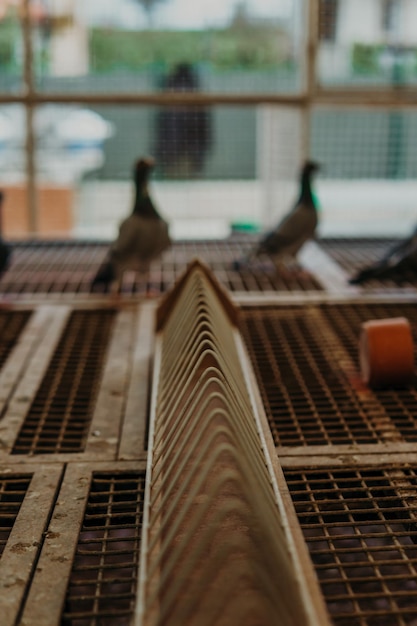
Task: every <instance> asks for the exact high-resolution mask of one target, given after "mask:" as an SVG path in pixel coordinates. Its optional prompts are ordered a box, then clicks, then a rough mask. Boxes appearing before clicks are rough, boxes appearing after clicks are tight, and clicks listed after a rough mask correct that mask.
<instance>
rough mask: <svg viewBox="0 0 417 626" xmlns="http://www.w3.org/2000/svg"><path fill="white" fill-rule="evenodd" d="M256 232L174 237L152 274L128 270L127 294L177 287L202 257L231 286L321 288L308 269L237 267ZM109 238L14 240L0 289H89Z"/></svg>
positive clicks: (29, 291) (38, 291)
mask: <svg viewBox="0 0 417 626" xmlns="http://www.w3.org/2000/svg"><path fill="white" fill-rule="evenodd" d="M255 240H256V236H246V237H245V236H244V235H242V236H232V237H231V238H230V239H228V240H209V241H183V242H176V243H175V244H174V245H173V246H172V248H171V249H170V250H169V251H168V252H167V253H166V254H165V255H164V257H163V258H162V259H161V260H157V261H154V262H153V263H152V265H151V268H150V272H149V275H148V276H147V277H145V278H144V277H141V276H140V275H138V274H136V273H135V272H125V274H124V277H123V283H122V292H123V294H125V295H128V294H137V295H144V294H150V295H159V294H161V293H165V292H166V291H168V290H169V289H171V288H172V287H173V285H174V284H175V282H176V281H177V279H178V278H179V276H180V275H181V274H182V272H183V271H184V269H185V268H186V266H187V265H188V264H189V263H190V261H192V260H193V259H194V258H196V257H198V258H200V259H202V260H203V261H204V262H205V263H207V264H208V265H209V266H210V268H211V269H212V271H213V272H214V274H215V276H216V278H217V279H218V280H219V281H220V282H221V283H222V284H223V285H225V286H226V287H227V288H228V289H229V290H230V291H244V292H247V291H256V292H263V291H294V290H297V291H300V290H301V291H317V290H322V286H321V284H320V283H319V282H318V281H317V280H316V279H315V278H314V276H311V275H310V274H308V273H307V272H304V273H299V274H298V275H292V276H291V275H280V274H277V273H276V272H275V271H274V268H273V267H272V264H266V265H265V264H263V265H261V264H258V265H253V266H252V267H251V268H247V269H242V270H239V271H236V270H235V269H233V261H234V260H236V259H239V258H241V257H242V256H244V254H245V252H246V251H247V250H248V249H249V247H250V246H251V245H253V243H254V241H255ZM108 247H109V244H104V243H96V242H91V243H77V242H72V243H70V242H63V243H61V242H59V243H49V244H48V243H29V244H23V243H20V244H15V249H14V252H13V262H12V265H11V267H10V269H9V270H8V271H7V272H6V273H5V274H4V276H3V277H2V279H1V280H0V293H3V294H13V295H21V296H23V295H25V294H26V295H27V294H42V295H47V294H48V295H51V296H57V295H58V294H72V293H74V294H86V293H90V284H91V280H92V278H93V276H94V275H95V272H96V271H97V269H98V267H99V265H100V263H101V261H102V260H103V259H104V257H105V255H106V252H107V249H108Z"/></svg>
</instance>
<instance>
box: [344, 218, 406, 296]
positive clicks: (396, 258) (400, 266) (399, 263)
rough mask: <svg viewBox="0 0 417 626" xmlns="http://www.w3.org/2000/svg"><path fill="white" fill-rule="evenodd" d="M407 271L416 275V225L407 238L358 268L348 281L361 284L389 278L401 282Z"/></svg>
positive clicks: (352, 283)
mask: <svg viewBox="0 0 417 626" xmlns="http://www.w3.org/2000/svg"><path fill="white" fill-rule="evenodd" d="M409 272H413V273H414V274H415V275H416V276H417V226H416V228H415V229H414V231H413V232H412V234H411V235H410V236H409V237H407V239H405V240H404V241H401V242H399V243H396V244H394V245H393V246H391V247H390V248H389V249H388V251H387V252H386V253H385V254H384V256H383V257H382V258H381V259H380V260H379V261H376V262H375V263H372V264H371V265H368V266H366V267H363V268H362V269H360V270H359V271H358V272H357V273H356V274H355V275H354V276H352V278H350V279H349V283H350V284H351V285H361V284H363V283H366V282H368V281H369V280H373V279H377V280H378V279H380V280H384V279H389V278H393V279H396V280H398V281H400V282H401V280H402V279H405V278H406V274H407V273H408V274H409Z"/></svg>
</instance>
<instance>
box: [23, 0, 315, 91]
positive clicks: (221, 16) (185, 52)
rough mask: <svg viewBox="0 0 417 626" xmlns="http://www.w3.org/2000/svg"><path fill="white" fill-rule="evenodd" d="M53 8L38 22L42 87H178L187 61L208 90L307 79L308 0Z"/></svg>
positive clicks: (96, 3)
mask: <svg viewBox="0 0 417 626" xmlns="http://www.w3.org/2000/svg"><path fill="white" fill-rule="evenodd" d="M45 10H46V11H47V16H46V18H45V19H44V20H43V22H42V24H34V30H35V31H36V37H35V38H34V41H35V42H36V46H35V47H36V51H37V54H36V58H37V62H36V76H37V84H38V86H39V88H40V89H42V90H54V91H57V90H64V91H70V92H72V91H86V92H98V93H106V94H108V93H109V92H110V93H114V94H115V95H116V94H118V93H120V92H124V93H126V92H132V91H137V92H144V91H146V92H153V91H159V90H161V89H164V88H171V89H172V88H175V86H173V85H172V82H171V83H170V82H169V81H170V75H171V72H172V70H174V69H175V68H176V67H177V66H178V64H181V63H187V64H188V65H190V66H191V67H192V68H193V70H194V72H195V74H196V76H197V84H196V85H195V86H194V88H195V89H199V90H201V91H208V92H217V93H219V92H220V93H253V92H255V93H256V92H264V93H265V92H267V93H269V92H271V93H275V92H293V91H295V90H299V88H300V80H301V78H300V56H301V51H302V45H303V16H304V11H303V2H302V0H285V1H282V0H281V1H278V0H246V1H242V2H236V1H235V0H199V2H198V3H197V2H196V3H190V2H189V0H153V1H149V0H74V2H72V3H70V2H59V3H58V2H56V1H55V2H50V3H49V5H48V8H47V9H45ZM45 24H46V26H45ZM167 83H168V85H167ZM169 84H170V87H169Z"/></svg>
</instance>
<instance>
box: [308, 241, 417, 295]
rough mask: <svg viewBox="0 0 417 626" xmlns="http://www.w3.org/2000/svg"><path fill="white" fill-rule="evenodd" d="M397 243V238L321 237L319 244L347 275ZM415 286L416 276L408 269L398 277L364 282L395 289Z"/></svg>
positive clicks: (376, 259) (377, 257) (371, 285)
mask: <svg viewBox="0 0 417 626" xmlns="http://www.w3.org/2000/svg"><path fill="white" fill-rule="evenodd" d="M395 243H398V239H397V240H395V239H378V238H376V239H322V240H321V241H320V246H321V247H322V248H323V249H324V250H325V252H327V254H328V255H329V256H330V257H332V258H333V259H334V260H335V261H336V262H337V263H338V264H339V265H340V266H341V267H342V268H343V269H344V270H345V271H346V273H347V274H348V276H349V277H351V276H354V274H355V273H356V272H357V271H358V270H360V269H362V268H363V267H366V266H368V265H371V264H372V263H375V262H376V261H378V260H379V259H381V258H382V257H383V255H384V254H385V253H386V252H387V251H388V250H389V249H390V248H391V246H393V245H394V244H395ZM399 286H400V287H402V288H406V287H412V288H415V287H417V277H416V275H415V273H414V272H413V271H412V270H411V269H409V270H402V272H401V280H400V279H399V278H395V277H392V278H389V279H388V278H386V279H379V278H378V279H373V280H369V281H368V282H367V283H366V287H367V288H379V289H381V288H384V289H395V288H398V287H399Z"/></svg>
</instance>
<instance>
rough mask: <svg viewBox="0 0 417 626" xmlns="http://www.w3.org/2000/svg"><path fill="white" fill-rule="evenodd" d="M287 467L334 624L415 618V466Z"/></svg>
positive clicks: (358, 625)
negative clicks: (353, 467) (376, 467)
mask: <svg viewBox="0 0 417 626" xmlns="http://www.w3.org/2000/svg"><path fill="white" fill-rule="evenodd" d="M284 473H285V478H286V481H287V484H288V488H289V490H290V493H291V496H292V499H293V502H294V506H295V509H296V513H297V515H298V520H299V522H300V525H301V528H302V530H303V533H304V537H305V540H306V542H307V546H308V548H309V551H310V556H311V559H312V561H313V564H314V566H315V569H316V572H317V576H318V578H319V581H320V584H321V588H322V592H323V594H324V597H325V600H326V603H327V608H328V611H329V613H330V614H331V616H332V618H333V622H334V624H335V625H337V626H406V625H407V626H411V625H414V624H416V623H417V545H416V540H417V527H416V513H417V472H416V468H415V467H411V468H410V467H404V468H402V467H401V468H400V467H395V466H394V467H389V468H385V469H380V468H378V469H375V468H366V467H365V468H359V469H340V468H338V469H325V470H324V469H323V470H321V469H320V470H319V469H310V468H307V469H302V470H300V469H298V470H285V471H284Z"/></svg>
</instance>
